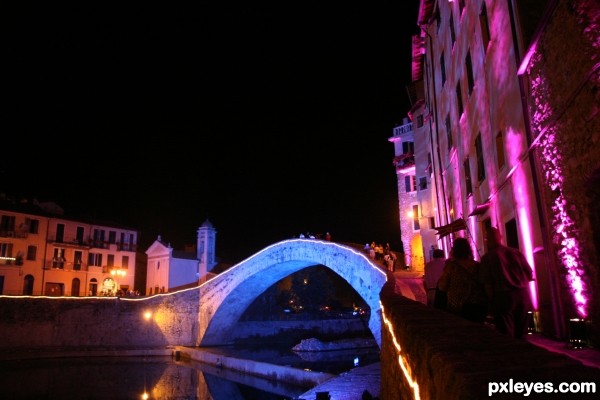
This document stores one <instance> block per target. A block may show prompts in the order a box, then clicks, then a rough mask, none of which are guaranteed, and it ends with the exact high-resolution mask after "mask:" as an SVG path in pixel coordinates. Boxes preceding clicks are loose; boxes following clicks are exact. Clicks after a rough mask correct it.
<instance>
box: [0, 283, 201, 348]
mask: <svg viewBox="0 0 600 400" xmlns="http://www.w3.org/2000/svg"><path fill="white" fill-rule="evenodd" d="M198 303H199V291H198V290H197V289H196V290H189V291H185V292H180V293H178V294H177V295H170V296H169V295H165V296H155V297H150V298H143V299H135V298H121V299H119V298H108V297H107V298H75V297H61V298H46V297H31V298H12V297H2V298H0V337H1V338H2V340H0V352H14V351H19V350H20V349H26V350H30V349H36V348H62V349H77V348H80V349H97V348H135V347H139V348H149V347H164V346H169V345H183V346H193V345H194V344H195V343H196V335H197V331H198V328H197V326H198V323H197V319H198ZM147 312H149V313H150V314H149V318H146V317H145V315H146V313H147Z"/></svg>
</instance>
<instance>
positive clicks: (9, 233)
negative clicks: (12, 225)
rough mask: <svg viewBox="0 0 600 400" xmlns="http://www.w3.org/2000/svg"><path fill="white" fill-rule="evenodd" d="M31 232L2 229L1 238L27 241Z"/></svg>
mask: <svg viewBox="0 0 600 400" xmlns="http://www.w3.org/2000/svg"><path fill="white" fill-rule="evenodd" d="M28 234H29V232H27V231H23V230H15V229H1V230H0V237H6V238H17V239H26V238H27V236H28Z"/></svg>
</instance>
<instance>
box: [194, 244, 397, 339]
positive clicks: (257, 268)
mask: <svg viewBox="0 0 600 400" xmlns="http://www.w3.org/2000/svg"><path fill="white" fill-rule="evenodd" d="M313 265H324V266H326V267H328V268H329V269H331V270H333V271H334V272H336V273H337V274H338V275H339V276H340V277H342V278H343V279H345V280H346V281H347V282H348V284H350V285H351V286H352V287H353V288H354V289H355V290H356V291H357V292H358V294H359V295H360V296H361V297H362V298H363V299H364V301H365V303H367V305H368V306H369V307H370V308H371V313H370V315H371V316H370V319H369V324H368V325H369V329H370V330H371V332H372V333H373V337H374V338H375V340H376V341H377V344H378V345H379V347H381V310H380V303H379V294H380V291H381V288H382V287H383V285H384V284H385V283H386V281H387V276H386V273H385V272H384V271H383V270H382V268H381V267H379V266H378V265H376V264H375V263H373V262H372V261H371V260H370V259H369V258H368V257H367V256H366V255H365V254H364V253H363V252H362V251H359V250H356V249H354V248H352V247H350V246H347V245H343V244H340V243H335V242H329V241H322V240H315V239H290V240H285V241H282V242H278V243H275V244H273V245H271V246H268V247H266V248H265V249H263V250H261V251H259V252H258V253H256V254H254V255H252V256H251V257H249V258H247V259H246V260H244V261H242V262H240V263H239V264H236V265H235V266H234V267H232V268H231V269H229V270H227V271H225V272H223V273H221V274H219V275H217V276H216V277H214V278H213V279H211V280H209V281H207V282H205V283H204V284H202V285H201V286H200V288H199V289H200V306H199V307H200V308H199V312H198V338H197V343H196V344H197V345H198V346H216V345H222V344H227V343H228V342H229V339H230V338H231V337H232V333H233V332H232V330H233V329H234V327H235V324H236V322H237V321H238V320H239V318H240V317H241V315H242V314H243V313H244V311H245V310H246V309H247V308H248V307H249V306H250V304H251V303H252V302H253V301H254V299H256V298H257V297H258V296H259V295H260V294H261V293H262V292H264V291H265V290H266V289H267V288H269V287H270V286H271V285H273V284H275V283H276V282H277V281H279V280H280V279H283V278H285V277H286V276H288V275H290V274H292V273H294V272H296V271H299V270H301V269H303V268H306V267H309V266H313Z"/></svg>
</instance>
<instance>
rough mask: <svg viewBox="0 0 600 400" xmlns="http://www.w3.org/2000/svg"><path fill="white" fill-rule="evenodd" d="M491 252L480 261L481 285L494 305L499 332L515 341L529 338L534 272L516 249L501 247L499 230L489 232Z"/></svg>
mask: <svg viewBox="0 0 600 400" xmlns="http://www.w3.org/2000/svg"><path fill="white" fill-rule="evenodd" d="M486 236H487V244H488V252H487V253H486V254H484V255H483V257H482V258H481V271H480V272H481V281H482V282H483V284H484V287H485V290H486V293H487V296H488V298H489V300H490V302H491V310H492V313H493V316H494V325H495V326H496V330H498V331H499V332H501V333H505V334H508V335H510V336H512V337H514V338H516V339H522V338H523V337H524V336H525V335H526V334H527V328H528V323H529V315H530V314H529V312H530V311H532V310H533V304H532V301H531V296H530V294H529V282H531V281H533V270H532V269H531V266H530V265H529V262H527V259H526V258H525V256H524V255H523V254H522V253H521V252H520V251H519V250H517V249H514V248H511V247H507V246H505V245H503V244H502V234H501V233H500V231H499V230H498V228H495V227H491V228H489V229H487V231H486Z"/></svg>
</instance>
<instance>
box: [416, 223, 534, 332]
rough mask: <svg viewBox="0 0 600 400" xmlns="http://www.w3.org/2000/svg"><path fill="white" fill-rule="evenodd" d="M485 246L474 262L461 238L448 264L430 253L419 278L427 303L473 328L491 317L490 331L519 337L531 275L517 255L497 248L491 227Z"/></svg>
mask: <svg viewBox="0 0 600 400" xmlns="http://www.w3.org/2000/svg"><path fill="white" fill-rule="evenodd" d="M487 244H488V252H487V253H486V254H484V255H483V257H482V258H481V261H476V260H475V259H474V257H473V250H472V248H471V245H470V244H469V242H468V241H467V239H465V238H456V239H455V240H454V243H453V246H452V250H451V253H450V257H449V258H448V259H445V256H444V252H443V251H442V250H439V249H436V250H434V253H433V257H434V258H433V259H432V260H431V261H429V262H428V263H427V264H426V265H425V274H424V278H423V284H424V286H425V290H426V291H427V304H428V305H429V306H431V307H436V308H442V309H445V310H447V311H449V312H451V313H453V314H456V315H459V316H461V317H463V318H465V319H467V320H469V321H473V322H477V323H484V322H485V321H486V318H487V317H488V316H491V317H492V318H493V324H494V326H495V328H496V330H498V331H499V332H501V333H505V334H508V335H511V336H512V337H515V338H518V339H520V338H523V336H524V335H526V333H527V328H528V325H529V324H528V322H529V315H530V314H529V313H530V311H532V309H533V306H532V302H531V297H530V294H529V282H531V281H532V280H533V271H532V269H531V266H530V265H529V263H528V262H527V259H526V258H525V256H524V255H523V254H522V253H521V252H520V251H519V250H517V249H514V248H511V247H507V246H505V245H503V244H502V236H501V234H500V231H499V230H498V229H497V228H490V229H489V230H488V231H487Z"/></svg>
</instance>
